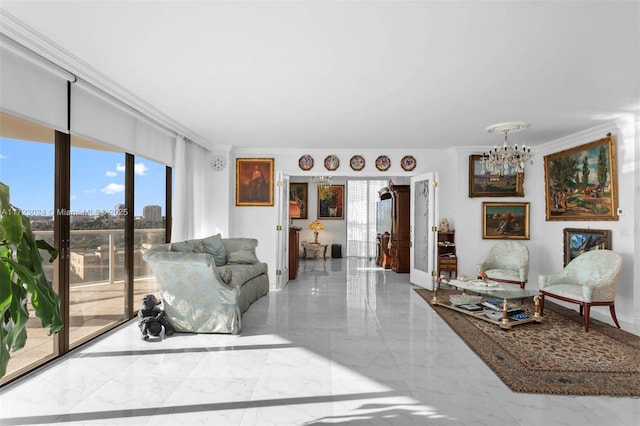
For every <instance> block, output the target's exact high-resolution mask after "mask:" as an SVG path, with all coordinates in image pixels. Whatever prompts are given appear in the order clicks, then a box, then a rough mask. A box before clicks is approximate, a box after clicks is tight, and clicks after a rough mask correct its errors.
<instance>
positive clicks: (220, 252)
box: [200, 234, 227, 266]
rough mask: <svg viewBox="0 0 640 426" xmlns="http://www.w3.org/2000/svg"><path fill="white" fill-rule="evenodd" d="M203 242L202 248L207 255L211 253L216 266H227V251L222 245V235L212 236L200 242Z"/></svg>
mask: <svg viewBox="0 0 640 426" xmlns="http://www.w3.org/2000/svg"><path fill="white" fill-rule="evenodd" d="M200 241H201V242H202V248H203V249H204V252H205V253H209V254H210V255H212V256H213V260H214V261H215V263H216V266H222V265H226V263H227V250H225V248H224V244H223V243H222V237H221V236H220V234H216V235H212V236H210V237H207V238H203V239H202V240H200Z"/></svg>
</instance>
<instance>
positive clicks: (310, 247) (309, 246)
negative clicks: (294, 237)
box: [302, 243, 329, 260]
mask: <svg viewBox="0 0 640 426" xmlns="http://www.w3.org/2000/svg"><path fill="white" fill-rule="evenodd" d="M328 246H329V244H320V243H318V244H315V243H304V244H302V250H303V252H304V258H305V260H306V259H307V253H309V254H311V253H313V257H314V258H316V257H318V253H320V252H322V258H323V259H324V260H326V259H327V247H328Z"/></svg>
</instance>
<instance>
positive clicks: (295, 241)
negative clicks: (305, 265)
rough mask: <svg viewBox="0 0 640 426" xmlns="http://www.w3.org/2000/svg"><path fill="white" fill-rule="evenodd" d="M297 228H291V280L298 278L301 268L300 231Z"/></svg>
mask: <svg viewBox="0 0 640 426" xmlns="http://www.w3.org/2000/svg"><path fill="white" fill-rule="evenodd" d="M301 229H302V228H299V227H297V226H291V227H290V228H289V279H290V280H295V279H296V278H297V277H298V268H299V266H300V230H301Z"/></svg>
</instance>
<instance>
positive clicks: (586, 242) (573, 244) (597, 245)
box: [563, 228, 611, 266]
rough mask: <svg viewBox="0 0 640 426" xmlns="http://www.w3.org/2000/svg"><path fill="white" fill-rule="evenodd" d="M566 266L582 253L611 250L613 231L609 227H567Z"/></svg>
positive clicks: (565, 235) (564, 231)
mask: <svg viewBox="0 0 640 426" xmlns="http://www.w3.org/2000/svg"><path fill="white" fill-rule="evenodd" d="M563 233H564V266H567V264H568V263H569V262H571V261H572V260H573V259H575V258H576V257H578V256H580V255H581V254H582V253H586V252H588V251H591V250H604V249H609V250H611V231H610V230H608V229H575V228H565V229H564V230H563Z"/></svg>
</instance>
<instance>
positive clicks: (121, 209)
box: [113, 204, 127, 216]
mask: <svg viewBox="0 0 640 426" xmlns="http://www.w3.org/2000/svg"><path fill="white" fill-rule="evenodd" d="M126 211H127V209H126V207H125V205H124V204H116V205H115V206H113V215H114V216H126Z"/></svg>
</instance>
